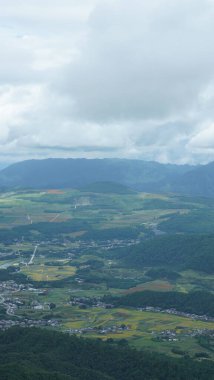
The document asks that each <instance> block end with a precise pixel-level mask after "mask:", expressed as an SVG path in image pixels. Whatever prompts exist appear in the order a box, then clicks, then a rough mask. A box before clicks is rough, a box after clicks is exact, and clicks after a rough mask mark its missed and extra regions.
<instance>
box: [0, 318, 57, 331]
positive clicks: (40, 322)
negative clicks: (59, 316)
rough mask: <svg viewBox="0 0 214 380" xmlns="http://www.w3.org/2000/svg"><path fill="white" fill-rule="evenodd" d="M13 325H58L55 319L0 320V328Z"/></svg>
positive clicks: (4, 328)
mask: <svg viewBox="0 0 214 380" xmlns="http://www.w3.org/2000/svg"><path fill="white" fill-rule="evenodd" d="M13 326H20V327H47V326H49V327H58V326H59V322H58V321H57V320H56V319H50V320H44V319H37V320H35V319H19V320H10V319H8V320H7V319H6V320H0V330H7V329H9V328H10V327H13Z"/></svg>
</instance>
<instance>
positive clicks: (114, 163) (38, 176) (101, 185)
mask: <svg viewBox="0 0 214 380" xmlns="http://www.w3.org/2000/svg"><path fill="white" fill-rule="evenodd" d="M107 182H108V184H107ZM113 183H114V185H113ZM116 184H117V185H116ZM118 184H121V185H123V186H126V187H128V188H129V189H134V190H139V191H147V192H175V193H182V194H187V195H197V196H214V162H212V163H209V164H207V165H203V166H195V167H194V166H189V165H171V164H166V165H165V164H160V163H157V162H150V161H141V160H128V159H127V160H126V159H90V160H89V159H72V158H69V159H56V158H52V159H45V160H28V161H23V162H19V163H16V164H13V165H10V166H8V167H6V168H5V169H3V170H1V172H0V187H1V188H23V187H24V188H37V189H38V188H69V187H78V188H83V189H84V188H85V190H87V189H88V191H98V192H100V191H101V192H103V191H104V192H105V191H108V192H109V191H113V192H114V191H115V190H114V189H115V188H116V187H117V191H119V190H118V186H119V185H118ZM115 186H116V187H115ZM105 188H106V190H105ZM113 188H114V189H113ZM111 189H113V190H111ZM120 190H121V189H120ZM117 191H116V192H117ZM121 191H124V189H122V190H121Z"/></svg>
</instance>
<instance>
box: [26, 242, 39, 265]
mask: <svg viewBox="0 0 214 380" xmlns="http://www.w3.org/2000/svg"><path fill="white" fill-rule="evenodd" d="M37 248H38V245H36V246H35V248H34V251H33V254H32V256H31V258H30V260H29V262H28V264H27V265H31V264H33V260H34V258H35V255H36V251H37Z"/></svg>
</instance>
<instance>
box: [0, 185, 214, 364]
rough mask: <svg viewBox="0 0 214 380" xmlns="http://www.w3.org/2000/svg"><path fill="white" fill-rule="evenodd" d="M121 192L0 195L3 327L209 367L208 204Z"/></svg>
mask: <svg viewBox="0 0 214 380" xmlns="http://www.w3.org/2000/svg"><path fill="white" fill-rule="evenodd" d="M90 190H91V189H90ZM117 190H118V188H117V187H116V188H115V189H114V188H113V185H111V189H110V192H107V193H103V192H100V191H101V190H100V187H99V191H97V192H96V188H95V189H93V192H92V191H80V190H72V189H66V190H63V191H62V190H55V189H51V190H47V191H44V190H41V191H40V190H34V191H32V190H31V191H29V190H26V191H13V192H3V193H1V195H0V226H1V230H0V238H1V243H0V294H1V299H0V313H1V324H0V329H3V330H4V329H7V328H8V327H11V326H22V327H29V326H31V327H32V326H41V327H45V328H48V329H49V328H53V329H57V330H60V331H62V332H68V333H69V334H75V335H79V336H84V337H90V338H99V339H102V340H104V341H109V342H113V343H114V344H119V345H130V346H132V347H136V348H138V349H147V350H150V351H151V350H152V351H153V350H154V351H157V352H162V353H167V354H168V355H171V356H175V357H180V356H181V357H182V356H187V355H188V356H189V357H191V358H195V357H196V358H209V359H214V353H213V342H214V310H213V306H212V302H211V304H210V297H211V298H212V297H214V295H213V291H214V289H213V248H214V238H213V235H212V231H213V227H214V226H213V225H214V218H213V219H212V218H211V216H214V200H213V201H212V200H211V199H210V200H207V199H202V198H199V199H198V198H190V197H183V196H175V195H158V194H147V193H138V192H131V193H130V192H128V191H127V193H126V192H125V193H123V194H121V193H120V194H118V193H117ZM120 190H121V189H120ZM114 191H115V192H114ZM197 213H198V214H200V216H201V217H200V219H197V218H195V219H193V215H195V214H197ZM207 215H209V217H207ZM179 218H182V220H183V224H182V226H183V227H182V228H183V231H180V229H181V228H178V231H177V232H178V233H175V232H174V230H173V233H172V232H171V229H172V226H174V227H173V229H175V230H176V228H177V227H176V226H177V225H178V220H179ZM208 222H209V223H208ZM168 226H170V228H169V227H168ZM180 226H181V224H180ZM199 228H200V234H198V230H199ZM194 231H195V234H194ZM195 245H196V246H197V247H195ZM200 245H201V246H202V247H206V249H205V252H203V254H204V261H205V264H206V263H208V264H209V265H207V266H206V265H205V264H204V265H201V262H200V255H201V250H200ZM176 247H178V248H176ZM191 247H193V250H194V253H192V251H191ZM169 255H171V256H170V257H169ZM184 256H185V258H184ZM157 257H158V259H157ZM197 292H198V293H197ZM156 293H157V294H158V295H160V294H162V295H163V296H164V302H163V299H161V300H160V297H159V296H158V295H157V294H156ZM167 294H168V295H169V297H170V294H172V299H173V302H174V303H173V302H171V301H170V299H169V300H168V301H166V300H167V299H168V298H169V297H168V298H167ZM176 294H178V295H180V294H183V295H190V297H189V298H188V300H187V301H186V300H185V302H184V300H182V302H180V300H179V299H178V300H177V298H176V297H175V295H176ZM195 294H196V296H194V295H195ZM129 297H130V298H131V299H132V301H133V300H135V299H136V301H135V303H133V304H129ZM156 298H157V300H156ZM154 299H155V301H154ZM144 300H146V301H144ZM175 300H176V301H175ZM202 300H203V302H202ZM211 301H213V299H211ZM145 302H146V304H145ZM166 302H168V303H166ZM170 302H171V303H170ZM176 302H177V303H176ZM201 302H202V309H200V303H201ZM164 303H166V304H165V305H164ZM204 342H205V344H204Z"/></svg>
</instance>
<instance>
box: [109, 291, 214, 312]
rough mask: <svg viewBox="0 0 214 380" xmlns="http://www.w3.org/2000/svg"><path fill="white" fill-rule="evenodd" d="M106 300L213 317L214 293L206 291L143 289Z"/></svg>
mask: <svg viewBox="0 0 214 380" xmlns="http://www.w3.org/2000/svg"><path fill="white" fill-rule="evenodd" d="M104 300H105V301H106V302H110V303H114V305H115V306H131V307H146V306H153V307H161V308H162V309H172V308H174V309H176V310H178V311H183V312H186V313H191V314H198V315H204V314H206V315H208V316H210V317H214V295H213V294H212V293H208V292H202V291H197V292H190V293H179V292H155V291H150V290H145V291H143V292H135V293H132V294H127V295H126V296H122V297H111V296H105V297H104Z"/></svg>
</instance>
